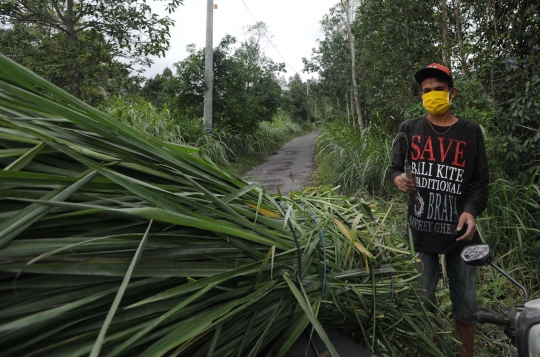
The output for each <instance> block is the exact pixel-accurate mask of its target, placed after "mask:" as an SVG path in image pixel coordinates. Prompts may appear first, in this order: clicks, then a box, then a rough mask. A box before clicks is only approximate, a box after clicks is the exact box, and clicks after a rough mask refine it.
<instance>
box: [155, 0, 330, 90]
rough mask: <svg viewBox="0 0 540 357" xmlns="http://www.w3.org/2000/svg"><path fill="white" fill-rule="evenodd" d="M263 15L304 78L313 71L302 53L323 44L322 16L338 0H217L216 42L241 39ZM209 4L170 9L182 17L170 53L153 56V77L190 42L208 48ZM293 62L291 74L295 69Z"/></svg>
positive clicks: (189, 2) (196, 0) (199, 0)
mask: <svg viewBox="0 0 540 357" xmlns="http://www.w3.org/2000/svg"><path fill="white" fill-rule="evenodd" d="M244 3H245V5H247V8H249V10H251V13H252V14H253V16H254V17H255V18H256V19H257V21H263V22H265V23H266V25H267V26H268V28H269V30H270V33H272V34H273V35H274V36H275V37H274V39H273V41H272V42H273V43H274V45H275V46H276V48H277V50H278V51H279V53H281V55H282V56H283V57H284V58H285V60H286V61H287V62H288V63H289V64H290V66H291V67H292V68H293V69H294V70H295V71H297V72H298V73H299V74H300V76H301V77H302V78H303V79H307V78H311V77H312V75H311V74H306V73H302V69H303V67H304V66H303V64H302V57H307V58H310V57H311V49H312V48H314V47H316V46H317V39H318V38H321V37H322V33H321V31H320V24H319V22H320V21H321V20H322V17H323V15H325V14H327V13H328V10H329V9H330V8H331V7H332V6H334V5H335V4H337V3H338V0H243V1H242V0H214V4H216V5H218V9H217V10H214V47H216V45H217V44H218V43H219V41H220V40H221V39H222V38H223V37H224V36H225V34H230V35H232V36H235V37H236V38H237V39H238V40H239V42H241V41H243V40H244V35H243V34H244V31H243V28H245V27H247V26H250V25H254V24H255V20H254V19H253V17H252V16H251V14H250V13H249V11H248V9H247V8H246V6H245V5H244ZM154 4H155V5H153V7H154V9H155V10H154V11H156V12H158V13H160V14H162V15H165V14H166V12H165V11H164V3H159V2H155V3H154ZM206 4H207V0H184V5H183V6H179V8H178V9H177V10H176V12H175V13H174V14H172V15H169V16H170V17H171V18H173V19H174V20H175V21H176V25H175V27H174V28H172V29H171V46H170V49H169V51H168V52H167V54H166V56H165V58H163V57H162V58H157V57H156V58H153V60H154V64H153V65H152V67H150V68H149V69H148V70H147V71H146V72H145V76H147V77H153V76H155V75H156V74H159V73H161V72H162V71H163V69H165V67H167V66H168V67H170V68H171V69H172V65H173V63H175V62H178V61H181V60H182V59H184V58H185V57H186V56H187V52H186V46H187V45H188V44H191V43H194V44H195V45H196V47H197V48H203V47H204V46H205V42H206ZM265 52H266V54H267V55H268V56H269V57H271V58H272V59H274V61H276V62H284V61H283V59H282V58H281V57H280V55H279V54H278V53H277V52H276V51H275V50H274V49H273V48H272V47H271V46H268V47H267V48H266V50H265ZM293 69H291V68H290V67H289V66H287V74H286V77H287V78H288V77H289V76H292V75H293V74H294V70H293Z"/></svg>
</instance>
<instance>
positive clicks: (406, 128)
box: [388, 116, 489, 254]
mask: <svg viewBox="0 0 540 357" xmlns="http://www.w3.org/2000/svg"><path fill="white" fill-rule="evenodd" d="M399 131H400V132H404V133H405V134H407V137H408V142H409V153H408V158H409V164H410V165H411V169H412V171H413V172H414V173H415V174H416V194H415V196H416V200H415V204H414V205H411V204H409V211H408V218H407V221H408V224H409V226H410V228H411V231H412V234H413V238H414V246H415V249H416V250H417V251H419V252H426V253H438V254H455V253H459V252H460V251H461V250H462V249H463V248H464V247H465V246H466V245H469V244H474V243H480V237H479V235H478V233H476V235H475V237H474V239H473V240H472V241H469V242H456V237H457V236H458V232H457V230H456V228H457V224H458V221H459V216H460V215H461V213H463V212H469V213H471V214H472V215H473V216H474V217H476V216H478V215H479V214H480V213H482V212H483V211H484V209H485V208H486V205H487V200H488V195H489V192H488V184H489V175H488V163H487V157H486V149H485V146H484V136H483V133H482V130H481V128H480V126H479V125H478V124H477V123H475V122H472V121H469V120H465V119H461V118H458V121H457V122H456V123H454V124H453V125H452V126H451V127H440V126H436V125H433V124H431V125H430V123H429V122H428V119H427V116H423V117H421V118H416V119H410V120H407V121H405V122H403V123H402V124H401V126H400V128H399ZM405 153H406V146H405V145H400V144H396V145H395V147H394V155H393V158H392V165H391V166H390V168H389V170H388V173H389V178H390V180H391V181H392V182H394V179H395V178H396V176H398V175H400V174H401V173H403V172H404V169H403V167H404V158H405V156H404V155H405ZM459 233H461V234H463V233H464V232H459Z"/></svg>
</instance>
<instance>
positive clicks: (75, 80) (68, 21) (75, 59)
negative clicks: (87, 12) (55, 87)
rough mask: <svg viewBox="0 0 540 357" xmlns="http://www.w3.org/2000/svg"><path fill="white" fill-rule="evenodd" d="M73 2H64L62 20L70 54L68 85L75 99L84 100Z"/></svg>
mask: <svg viewBox="0 0 540 357" xmlns="http://www.w3.org/2000/svg"><path fill="white" fill-rule="evenodd" d="M73 1H74V0H68V1H67V2H66V5H67V9H66V10H67V11H66V13H65V15H64V18H63V19H62V20H63V22H64V26H65V28H66V32H67V36H68V42H69V47H70V52H71V78H72V82H71V85H70V87H71V88H70V92H71V94H73V95H74V96H75V97H77V98H79V99H82V100H85V99H86V98H83V97H82V92H81V87H82V78H81V73H80V68H79V67H80V66H79V56H78V53H77V50H78V48H77V32H76V31H75V14H74V13H73V5H74V4H73Z"/></svg>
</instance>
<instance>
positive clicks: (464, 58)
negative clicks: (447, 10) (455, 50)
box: [452, 0, 469, 79]
mask: <svg viewBox="0 0 540 357" xmlns="http://www.w3.org/2000/svg"><path fill="white" fill-rule="evenodd" d="M452 2H453V7H454V18H455V20H456V32H457V38H458V46H459V59H460V61H461V70H462V72H463V77H464V78H465V79H467V78H468V76H469V68H468V66H467V54H466V53H465V43H464V41H463V31H462V25H463V21H461V14H460V6H461V0H452Z"/></svg>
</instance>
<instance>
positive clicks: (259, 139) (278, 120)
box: [102, 97, 303, 168]
mask: <svg viewBox="0 0 540 357" xmlns="http://www.w3.org/2000/svg"><path fill="white" fill-rule="evenodd" d="M102 109H104V111H105V112H107V113H108V114H110V115H111V116H113V117H115V118H116V119H118V120H120V121H121V122H123V123H124V124H127V125H129V126H131V127H132V128H134V129H136V130H139V131H141V132H144V133H146V134H150V135H152V136H154V137H156V138H158V139H160V140H163V141H167V142H170V143H176V144H188V145H191V146H194V147H197V148H199V149H200V150H201V153H202V154H204V155H206V156H207V157H208V158H209V159H210V160H212V161H213V162H215V163H216V164H218V165H220V166H221V167H226V168H231V167H234V163H237V162H238V161H242V160H243V159H246V158H249V157H255V158H257V159H259V160H260V159H262V158H264V157H266V156H267V155H269V154H271V153H272V152H273V151H275V150H277V149H278V148H279V147H281V145H282V144H283V142H284V141H285V140H287V139H288V138H290V137H292V136H296V135H298V134H299V133H301V132H302V131H303V128H302V126H301V125H300V124H298V123H294V122H293V121H292V120H291V118H290V116H289V115H288V114H287V113H285V112H283V111H281V110H280V111H278V113H277V114H276V115H275V116H274V118H273V120H272V121H271V122H267V121H263V122H260V123H259V124H258V127H257V130H256V131H255V132H254V133H241V132H237V131H234V130H232V129H231V128H228V127H226V128H217V129H215V130H214V131H213V132H212V134H211V135H209V134H208V132H207V130H206V129H205V127H204V124H203V122H202V120H200V119H198V118H195V119H193V118H175V117H173V116H172V115H171V112H170V111H169V110H168V109H167V108H163V109H158V108H156V107H155V106H153V105H152V104H151V103H150V102H147V101H145V100H143V99H136V100H133V101H127V100H125V99H123V98H120V97H117V98H113V99H111V100H110V101H109V102H108V104H107V106H105V107H104V108H102ZM231 163H233V165H231Z"/></svg>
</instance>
